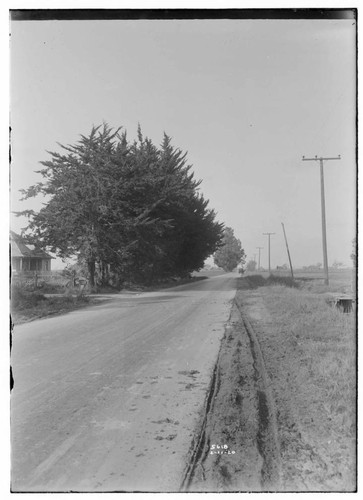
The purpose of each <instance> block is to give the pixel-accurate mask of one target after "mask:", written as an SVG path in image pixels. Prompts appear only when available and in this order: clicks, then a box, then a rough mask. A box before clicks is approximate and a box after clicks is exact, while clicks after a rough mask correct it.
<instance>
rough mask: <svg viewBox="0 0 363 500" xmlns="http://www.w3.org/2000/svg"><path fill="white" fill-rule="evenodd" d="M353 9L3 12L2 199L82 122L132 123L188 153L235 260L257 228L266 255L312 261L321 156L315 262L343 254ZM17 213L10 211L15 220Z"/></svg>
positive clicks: (349, 197) (351, 184) (16, 225)
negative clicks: (203, 15) (262, 15)
mask: <svg viewBox="0 0 363 500" xmlns="http://www.w3.org/2000/svg"><path fill="white" fill-rule="evenodd" d="M353 23H354V21H353V20H280V21H278V20H195V21H193V20H170V21H156V20H152V21H145V20H141V21H125V20H118V21H79V20H77V21H14V22H12V23H11V45H10V48H11V59H10V63H11V83H10V92H11V108H10V110H11V126H12V159H13V162H12V167H11V175H12V179H11V189H12V210H24V209H26V208H40V206H41V205H40V201H41V200H38V201H36V200H34V201H32V200H30V201H28V202H19V201H18V200H19V193H18V190H19V189H21V188H26V187H28V186H30V185H31V184H33V183H35V182H38V181H40V180H41V176H40V175H38V174H35V173H34V171H35V170H38V169H39V168H41V166H40V165H39V163H38V162H39V161H40V160H47V159H49V155H48V154H47V153H46V150H51V151H54V150H57V149H58V146H57V142H60V143H62V144H70V143H74V142H76V141H77V140H78V139H79V135H80V134H87V133H88V132H89V131H90V130H91V127H92V125H99V124H101V123H102V122H103V121H106V122H107V123H108V124H109V125H110V126H113V127H118V126H120V125H121V126H123V127H124V128H125V129H126V130H127V132H128V137H129V139H130V140H132V139H134V138H135V137H136V130H137V124H138V122H140V124H141V127H142V130H143V133H144V135H147V136H149V137H150V138H151V139H152V140H153V141H154V142H155V143H156V144H160V143H161V141H162V137H163V132H164V131H165V132H166V133H167V134H168V135H170V136H172V138H173V145H174V146H176V147H180V148H181V149H182V150H184V151H188V159H189V162H190V163H191V164H192V165H193V170H194V172H195V176H196V178H197V179H202V180H203V182H202V184H201V188H200V189H201V191H202V193H203V194H204V196H205V197H206V198H207V199H209V200H210V207H211V208H214V209H215V210H216V212H217V214H218V216H217V218H218V220H219V221H221V222H224V223H225V224H226V225H227V226H230V227H232V228H233V229H234V231H235V235H236V236H237V237H238V238H239V239H240V240H241V242H242V246H243V248H244V249H245V252H246V253H247V258H248V259H250V258H253V257H254V255H255V254H257V255H258V250H257V249H256V247H258V246H261V247H264V249H263V250H262V253H261V265H262V266H264V267H267V265H268V255H267V237H266V236H263V234H262V233H265V232H274V233H276V234H275V235H274V236H272V237H271V266H272V267H276V266H277V265H283V264H284V263H287V262H288V259H287V254H286V249H285V243H284V238H283V233H282V227H281V222H283V223H284V224H285V229H286V233H287V237H288V242H289V247H290V252H291V257H292V262H293V265H294V266H296V267H297V266H303V265H310V264H315V263H317V262H323V255H322V236H321V209H320V177H319V163H318V162H302V161H301V158H302V155H305V156H306V157H312V156H315V155H318V156H329V157H336V156H338V155H339V154H340V155H341V158H342V159H341V160H340V161H330V162H329V161H328V162H326V163H325V166H324V169H325V196H326V214H327V240H328V260H329V264H332V263H333V262H334V261H335V260H337V261H342V262H343V263H345V264H346V265H351V260H350V253H351V247H352V239H353V237H354V236H355V217H356V200H355V187H356V186H355V184H356V171H355V168H356V165H355V147H356V140H355V139H356V138H355V120H356V102H355V91H356V89H355V83H356V80H355V78H356V73H355V61H356V53H355V25H354V24H353ZM25 225H26V220H25V219H18V218H12V228H13V229H14V230H15V231H20V228H22V227H24V226H25Z"/></svg>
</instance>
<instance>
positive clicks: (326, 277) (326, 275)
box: [302, 155, 341, 285]
mask: <svg viewBox="0 0 363 500" xmlns="http://www.w3.org/2000/svg"><path fill="white" fill-rule="evenodd" d="M302 159H303V161H319V162H320V192H321V226H322V233H323V258H324V274H325V280H324V282H325V284H326V285H329V269H328V249H327V243H326V219H325V192H324V161H328V160H340V159H341V158H340V155H338V156H337V157H336V158H323V157H322V156H320V157H318V156H317V155H315V158H305V156H303V157H302Z"/></svg>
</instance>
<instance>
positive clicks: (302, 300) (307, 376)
mask: <svg viewBox="0 0 363 500" xmlns="http://www.w3.org/2000/svg"><path fill="white" fill-rule="evenodd" d="M269 292H270V293H269V294H268V295H267V294H266V296H265V303H266V305H267V306H268V309H269V311H270V313H272V314H273V318H274V321H276V322H277V324H279V325H282V326H283V327H284V328H286V327H288V329H289V333H290V335H291V336H292V338H295V339H296V342H297V345H296V348H297V352H298V353H299V364H300V366H301V365H302V366H305V367H306V368H307V370H302V373H301V377H300V380H299V378H298V379H297V382H298V383H299V384H301V385H308V386H309V387H310V390H311V391H312V393H313V396H314V399H316V398H318V400H319V401H320V405H321V407H322V410H323V419H322V421H323V420H325V421H326V423H329V427H328V428H327V427H325V426H324V425H323V426H321V430H322V431H323V432H324V431H325V432H326V431H327V430H328V429H329V432H333V433H334V434H337V435H341V436H346V437H353V435H354V432H355V381H356V377H355V371H356V366H355V361H356V356H355V354H356V342H355V317H354V315H353V314H344V313H342V312H339V311H338V310H337V309H336V308H335V307H331V306H329V305H328V304H327V303H326V301H325V300H324V297H321V296H316V295H313V294H311V293H309V292H304V291H297V290H291V289H287V288H285V287H281V286H274V287H271V288H270V289H269ZM299 364H297V365H296V369H297V370H298V369H299ZM310 399H311V398H310ZM307 402H308V401H306V403H307ZM313 411H314V410H313ZM305 413H307V414H311V413H312V409H311V408H308V405H306V411H305Z"/></svg>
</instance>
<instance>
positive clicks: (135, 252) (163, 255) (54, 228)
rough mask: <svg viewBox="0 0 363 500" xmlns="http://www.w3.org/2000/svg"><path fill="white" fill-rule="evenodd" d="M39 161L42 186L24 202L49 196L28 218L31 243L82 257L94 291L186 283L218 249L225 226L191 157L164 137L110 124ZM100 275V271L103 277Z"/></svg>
mask: <svg viewBox="0 0 363 500" xmlns="http://www.w3.org/2000/svg"><path fill="white" fill-rule="evenodd" d="M59 146H60V147H61V150H62V153H59V152H48V153H49V154H50V156H51V159H49V160H48V161H42V162H40V163H41V164H42V165H43V167H44V168H43V169H41V170H39V171H38V172H39V173H40V174H41V175H42V178H43V180H42V182H38V183H37V184H35V185H34V186H31V187H29V188H28V189H25V190H22V193H23V199H27V198H31V197H34V196H38V195H44V196H45V201H46V202H45V203H44V206H43V208H42V209H41V210H40V211H38V212H35V211H33V210H25V211H23V212H19V213H18V214H17V215H26V216H28V217H29V224H28V227H27V228H26V231H25V235H27V238H28V241H29V242H34V243H37V244H39V245H40V246H41V247H43V248H48V250H49V251H51V252H54V253H56V255H58V256H59V257H62V258H67V257H72V256H77V257H78V259H79V261H80V262H83V263H84V264H85V265H86V267H87V269H88V275H89V280H90V284H91V286H94V285H95V282H96V276H98V277H99V279H100V280H101V282H103V283H107V282H109V280H110V279H111V277H112V279H113V281H114V282H115V281H116V282H117V283H118V284H119V285H120V284H121V283H122V282H123V281H134V282H153V281H155V280H159V279H163V278H168V277H171V276H183V275H186V274H188V273H190V272H192V271H194V270H197V269H200V268H201V267H202V266H203V263H204V260H205V259H206V258H207V257H208V256H209V255H212V254H213V252H214V251H215V250H216V249H217V248H218V245H219V244H220V241H221V238H222V235H223V225H222V224H221V223H218V222H216V219H215V217H216V216H215V213H214V211H213V210H212V209H210V208H209V207H208V200H205V199H204V197H203V195H202V194H201V193H200V192H199V189H198V187H199V185H200V183H201V181H197V180H196V179H195V178H194V174H193V172H192V171H191V168H192V167H191V165H188V164H187V158H186V153H183V152H182V151H181V150H180V149H178V148H174V147H173V146H172V145H171V140H170V138H169V137H168V136H167V135H166V134H164V138H163V142H162V144H161V146H160V147H157V146H155V145H154V144H153V143H152V141H151V140H150V139H148V138H147V137H146V138H144V137H143V135H142V132H141V129H140V127H139V129H138V138H137V140H136V141H134V142H132V143H129V142H128V140H127V136H126V132H125V131H122V130H121V129H117V130H115V129H112V128H110V127H109V126H108V125H106V124H104V125H103V126H100V127H93V128H92V130H91V133H90V134H89V135H88V136H84V135H82V136H81V139H80V140H79V141H78V142H77V143H76V144H74V145H68V146H63V145H61V144H60V145H59ZM96 271H97V272H96Z"/></svg>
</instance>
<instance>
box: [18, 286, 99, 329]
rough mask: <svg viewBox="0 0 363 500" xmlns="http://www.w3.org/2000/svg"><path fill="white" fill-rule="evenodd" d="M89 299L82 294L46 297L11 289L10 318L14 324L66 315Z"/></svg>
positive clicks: (82, 305) (85, 303)
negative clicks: (55, 315)
mask: <svg viewBox="0 0 363 500" xmlns="http://www.w3.org/2000/svg"><path fill="white" fill-rule="evenodd" d="M89 302H90V299H89V297H88V296H86V295H84V294H77V295H71V294H70V293H67V294H64V295H58V296H52V297H46V296H45V295H44V294H43V293H40V292H30V291H26V290H22V289H20V288H15V287H14V288H13V290H12V293H11V307H10V310H11V317H12V322H13V323H14V324H20V323H25V322H26V321H32V320H34V319H38V318H42V317H45V316H50V315H54V314H61V313H66V312H68V311H72V310H74V309H79V308H81V307H84V306H86V305H88V304H89Z"/></svg>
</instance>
